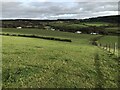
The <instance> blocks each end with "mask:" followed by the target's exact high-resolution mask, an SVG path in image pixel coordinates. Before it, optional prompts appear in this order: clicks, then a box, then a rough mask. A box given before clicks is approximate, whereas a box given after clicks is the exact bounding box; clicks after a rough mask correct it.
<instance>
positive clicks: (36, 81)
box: [2, 29, 118, 88]
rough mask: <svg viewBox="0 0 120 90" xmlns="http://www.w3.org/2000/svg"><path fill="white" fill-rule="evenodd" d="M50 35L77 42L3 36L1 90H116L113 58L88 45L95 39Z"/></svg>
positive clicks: (115, 61)
mask: <svg viewBox="0 0 120 90" xmlns="http://www.w3.org/2000/svg"><path fill="white" fill-rule="evenodd" d="M9 30H10V29H9ZM12 30H13V31H14V33H28V31H24V29H21V30H20V31H18V32H17V31H16V30H15V29H11V30H10V31H9V32H11V33H13V31H12ZM30 30H31V32H30V31H29V33H31V34H33V33H36V34H41V33H40V32H37V31H36V32H35V31H34V30H33V29H30ZM4 32H5V30H4ZM42 32H43V31H42ZM44 32H46V31H44ZM7 33H8V31H7ZM49 34H50V35H54V36H60V37H62V35H63V37H67V36H68V37H69V38H73V39H74V40H76V41H75V42H72V43H67V42H58V41H50V40H43V39H35V38H25V37H14V36H2V37H3V39H2V40H3V42H2V45H3V48H2V54H3V55H2V56H3V60H2V63H3V64H2V67H3V73H2V74H3V78H2V80H3V87H9V88H17V87H20V88H30V87H31V88H38V87H43V88H57V87H58V88H59V87H63V88H65V87H67V88H75V87H77V88H94V87H104V88H105V87H106V88H117V87H118V86H117V79H118V78H117V75H118V73H117V71H116V70H117V69H118V66H117V65H118V62H117V60H116V57H115V56H114V55H110V54H108V53H107V52H105V51H103V50H101V49H99V48H98V47H96V46H92V45H90V44H89V43H88V42H87V41H89V39H90V38H94V37H95V36H92V35H89V36H88V35H85V34H84V35H77V34H75V35H74V34H69V33H60V34H61V35H60V34H58V33H56V34H58V35H56V34H52V33H50V32H49ZM42 35H43V34H42ZM46 35H47V33H46ZM66 35H67V36H66ZM70 36H71V37H70ZM74 36H75V37H74ZM83 42H84V43H83Z"/></svg>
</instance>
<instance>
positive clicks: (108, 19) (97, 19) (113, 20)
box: [2, 15, 120, 23]
mask: <svg viewBox="0 0 120 90" xmlns="http://www.w3.org/2000/svg"><path fill="white" fill-rule="evenodd" d="M119 18H120V15H112V16H101V17H93V18H89V19H57V20H39V19H38V20H34V19H3V20H2V21H19V22H20V21H42V22H43V21H45V22H50V21H81V22H111V23H120V19H119Z"/></svg>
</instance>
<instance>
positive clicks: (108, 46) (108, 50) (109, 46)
mask: <svg viewBox="0 0 120 90" xmlns="http://www.w3.org/2000/svg"><path fill="white" fill-rule="evenodd" d="M108 49H109V50H108V51H109V52H110V44H109V46H108Z"/></svg>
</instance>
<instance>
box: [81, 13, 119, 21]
mask: <svg viewBox="0 0 120 90" xmlns="http://www.w3.org/2000/svg"><path fill="white" fill-rule="evenodd" d="M82 21H83V22H110V23H120V15H114V16H102V17H95V18H89V19H83V20H82Z"/></svg>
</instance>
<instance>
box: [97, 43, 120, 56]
mask: <svg viewBox="0 0 120 90" xmlns="http://www.w3.org/2000/svg"><path fill="white" fill-rule="evenodd" d="M97 46H98V47H100V48H102V49H104V50H106V51H108V52H110V53H112V54H115V55H117V56H118V44H117V42H115V43H112V44H105V43H97Z"/></svg>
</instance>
